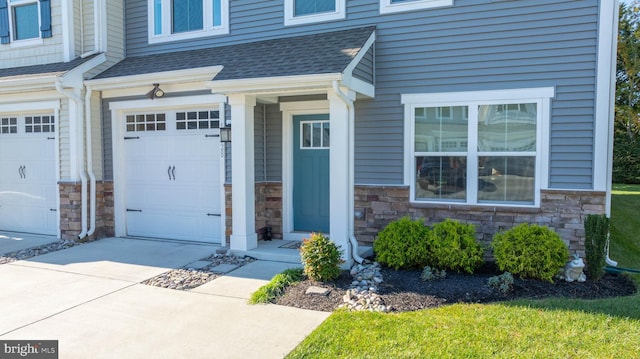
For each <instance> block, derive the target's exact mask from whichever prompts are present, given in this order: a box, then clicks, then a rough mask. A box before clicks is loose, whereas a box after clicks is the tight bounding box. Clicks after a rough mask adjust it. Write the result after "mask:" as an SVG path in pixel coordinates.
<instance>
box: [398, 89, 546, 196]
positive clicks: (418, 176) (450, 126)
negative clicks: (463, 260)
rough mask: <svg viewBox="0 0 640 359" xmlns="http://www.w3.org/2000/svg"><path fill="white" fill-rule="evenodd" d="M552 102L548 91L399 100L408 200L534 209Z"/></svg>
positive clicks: (542, 172) (420, 96)
mask: <svg viewBox="0 0 640 359" xmlns="http://www.w3.org/2000/svg"><path fill="white" fill-rule="evenodd" d="M553 96H554V89H553V88H533V89H520V90H505V91H477V92H464V93H444V94H410V95H403V96H402V102H403V103H404V105H405V130H406V132H405V133H407V134H408V136H407V138H406V143H405V151H406V152H407V154H408V156H406V160H405V168H406V169H407V171H405V177H407V178H406V182H408V184H409V186H410V188H411V201H412V202H444V203H461V204H474V205H475V204H477V205H514V206H539V202H540V189H541V188H542V187H543V186H546V182H547V181H546V180H545V178H544V177H545V176H546V173H547V170H545V169H544V168H546V165H544V166H543V165H542V163H546V162H547V161H548V160H547V152H548V150H546V149H545V148H547V147H548V145H547V144H546V143H547V141H548V140H546V139H547V138H548V126H549V125H548V124H549V106H550V105H549V104H550V99H551V98H552V97H553ZM543 167H544V168H543Z"/></svg>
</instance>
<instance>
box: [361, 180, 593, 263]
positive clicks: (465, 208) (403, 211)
mask: <svg viewBox="0 0 640 359" xmlns="http://www.w3.org/2000/svg"><path fill="white" fill-rule="evenodd" d="M355 207H356V208H355V209H356V210H357V211H362V213H363V214H364V216H363V218H361V219H356V221H355V232H356V237H357V238H358V241H359V242H361V243H368V244H371V243H373V240H374V239H375V237H376V235H377V233H378V231H380V230H382V229H383V228H384V227H385V226H386V225H387V224H388V223H389V222H391V221H394V220H396V219H398V218H401V217H404V216H409V217H411V218H413V219H417V218H424V221H425V224H427V225H432V224H434V223H438V222H441V221H443V220H444V219H446V218H451V219H456V220H459V221H461V222H464V223H471V224H473V225H475V227H476V231H477V235H478V239H479V240H480V241H481V242H483V243H485V244H489V243H490V242H491V240H492V239H493V235H494V234H495V233H497V232H498V231H501V230H505V229H509V228H512V227H513V226H516V225H518V224H520V223H532V224H534V223H535V224H539V225H545V226H548V227H550V228H552V229H553V230H555V231H556V232H557V233H558V234H559V235H560V237H561V238H562V239H563V240H564V241H565V243H566V244H567V246H568V247H569V251H570V253H577V254H578V255H580V256H582V257H584V237H585V233H584V224H583V223H584V219H585V217H586V215H587V214H602V213H604V212H605V192H597V191H566V190H544V191H542V193H541V205H540V208H522V207H499V206H469V205H454V204H451V205H449V204H431V203H410V202H409V187H404V186H401V187H400V186H356V188H355Z"/></svg>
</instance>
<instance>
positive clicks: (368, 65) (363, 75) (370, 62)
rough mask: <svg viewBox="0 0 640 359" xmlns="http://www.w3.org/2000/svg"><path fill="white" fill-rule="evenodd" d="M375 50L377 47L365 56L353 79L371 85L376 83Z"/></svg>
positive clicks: (354, 71) (372, 48)
mask: <svg viewBox="0 0 640 359" xmlns="http://www.w3.org/2000/svg"><path fill="white" fill-rule="evenodd" d="M374 49H375V46H373V47H371V48H370V49H369V50H368V51H367V53H366V54H364V56H363V57H362V59H361V60H360V63H359V64H358V66H356V68H355V69H353V77H355V78H357V79H360V80H362V81H366V82H368V83H370V84H372V83H375V72H374V71H375V69H374V57H373V54H374Z"/></svg>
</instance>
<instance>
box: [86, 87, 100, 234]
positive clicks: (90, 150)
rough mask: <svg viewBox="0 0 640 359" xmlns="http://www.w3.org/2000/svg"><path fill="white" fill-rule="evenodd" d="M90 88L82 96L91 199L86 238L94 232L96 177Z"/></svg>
mask: <svg viewBox="0 0 640 359" xmlns="http://www.w3.org/2000/svg"><path fill="white" fill-rule="evenodd" d="M91 94H92V90H91V86H87V87H86V93H85V95H84V106H85V109H84V121H85V126H84V128H85V137H86V138H85V141H86V146H87V148H86V151H87V173H88V174H89V190H90V191H91V193H90V195H91V198H90V200H89V203H90V205H91V207H90V208H89V216H90V222H91V223H90V226H89V231H88V232H87V236H89V237H90V236H91V235H92V234H93V233H94V232H95V231H96V207H97V203H96V175H95V173H93V143H92V134H91V132H92V131H91Z"/></svg>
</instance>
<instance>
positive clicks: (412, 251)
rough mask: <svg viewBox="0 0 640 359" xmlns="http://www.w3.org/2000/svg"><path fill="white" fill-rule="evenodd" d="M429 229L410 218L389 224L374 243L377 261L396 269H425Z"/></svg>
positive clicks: (420, 222)
mask: <svg viewBox="0 0 640 359" xmlns="http://www.w3.org/2000/svg"><path fill="white" fill-rule="evenodd" d="M428 234H429V228H428V227H426V226H425V225H424V224H423V222H422V220H415V221H412V220H411V219H409V218H408V217H403V218H400V219H398V220H396V221H393V222H391V223H389V224H388V225H387V226H386V227H385V228H384V229H383V230H382V231H380V232H379V233H378V237H377V238H376V240H375V241H374V242H373V251H374V252H375V254H376V260H377V261H378V262H380V263H381V264H384V265H387V266H389V267H391V268H394V269H396V270H397V269H401V268H402V269H417V268H423V267H424V266H425V265H426V262H427V235H428Z"/></svg>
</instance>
